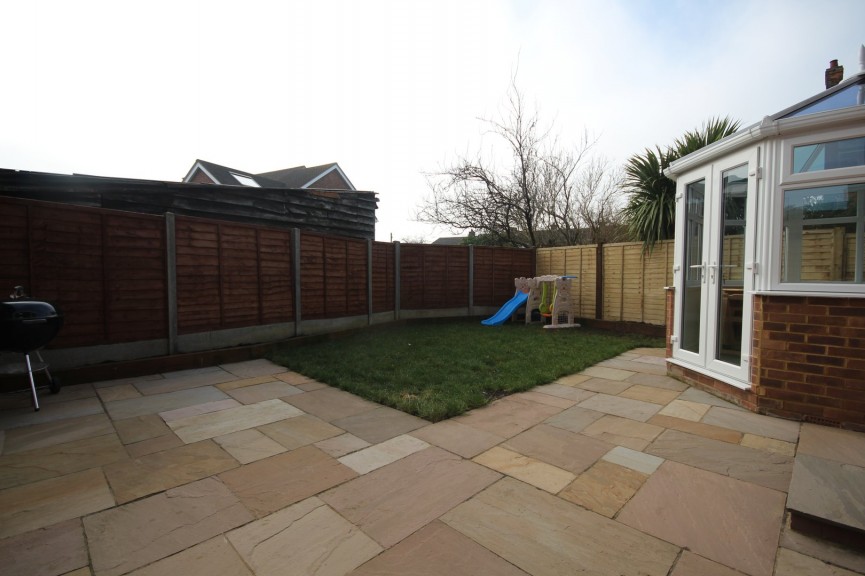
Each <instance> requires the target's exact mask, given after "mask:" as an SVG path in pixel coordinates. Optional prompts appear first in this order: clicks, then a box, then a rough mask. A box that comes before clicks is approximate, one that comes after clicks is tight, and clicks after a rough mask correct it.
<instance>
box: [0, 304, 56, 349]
mask: <svg viewBox="0 0 865 576" xmlns="http://www.w3.org/2000/svg"><path fill="white" fill-rule="evenodd" d="M62 326H63V314H61V313H60V311H59V310H58V309H57V308H55V307H54V306H53V305H52V304H49V303H48V302H40V301H39V300H14V301H11V302H0V350H3V351H7V352H19V353H21V354H26V353H28V352H32V351H33V350H38V349H39V348H42V347H43V346H45V345H46V344H48V343H49V342H51V340H53V339H54V337H55V336H57V332H59V331H60V328H61V327H62Z"/></svg>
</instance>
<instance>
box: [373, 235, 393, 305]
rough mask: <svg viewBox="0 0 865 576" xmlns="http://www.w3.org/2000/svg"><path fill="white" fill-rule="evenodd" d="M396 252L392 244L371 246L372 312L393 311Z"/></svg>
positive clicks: (375, 243) (374, 244) (382, 243)
mask: <svg viewBox="0 0 865 576" xmlns="http://www.w3.org/2000/svg"><path fill="white" fill-rule="evenodd" d="M395 254H396V250H395V249H394V245H393V244H392V243H384V242H374V243H373V245H372V311H373V312H374V313H378V312H391V311H392V310H393V309H394V301H395V300H394V298H395V293H394V291H395V286H394V284H395V282H394V281H395V276H394V262H395Z"/></svg>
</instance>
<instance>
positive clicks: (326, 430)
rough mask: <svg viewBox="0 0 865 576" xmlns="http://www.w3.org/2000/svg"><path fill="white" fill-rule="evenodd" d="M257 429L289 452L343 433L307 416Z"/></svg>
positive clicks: (330, 425) (302, 415) (318, 419)
mask: <svg viewBox="0 0 865 576" xmlns="http://www.w3.org/2000/svg"><path fill="white" fill-rule="evenodd" d="M258 429H259V431H261V432H263V433H264V434H266V435H267V436H268V437H269V438H271V439H273V440H274V441H276V442H277V443H279V444H280V445H282V446H285V447H286V448H287V449H289V450H294V449H296V448H300V447H301V446H306V445H308V444H313V443H315V442H319V441H321V440H326V439H328V438H333V437H334V436H339V435H340V434H343V433H344V431H343V429H342V428H337V427H336V426H334V425H332V424H328V423H327V422H325V421H324V420H321V419H320V418H316V417H315V416H311V415H309V414H301V415H300V416H295V417H294V418H289V419H287V420H280V421H279V422H274V423H272V424H265V425H264V426H259V427H258Z"/></svg>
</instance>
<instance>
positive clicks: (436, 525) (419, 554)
mask: <svg viewBox="0 0 865 576" xmlns="http://www.w3.org/2000/svg"><path fill="white" fill-rule="evenodd" d="M383 574H393V575H397V574H406V575H408V574H411V575H412V576H440V575H441V574H447V575H448V576H477V575H479V574H483V575H484V576H528V575H527V574H526V573H525V572H523V571H522V570H520V569H519V568H517V567H516V566H514V565H513V564H511V563H509V562H507V561H505V560H503V559H501V558H499V557H498V556H496V555H495V554H493V553H492V552H490V551H489V550H487V549H486V548H484V547H483V546H481V545H479V544H477V543H476V542H474V541H473V540H472V539H471V538H467V537H466V536H464V535H463V534H461V533H459V532H457V531H456V530H454V529H453V528H451V527H450V526H448V525H447V524H444V523H442V522H439V521H438V520H435V521H433V522H431V523H429V524H428V525H427V526H425V527H423V528H421V529H420V530H418V531H417V532H415V533H414V534H412V535H411V536H409V537H408V538H406V539H405V540H403V541H402V542H400V543H399V544H397V545H396V546H394V547H393V548H390V549H388V550H386V551H385V552H384V553H383V554H380V555H379V556H376V557H375V558H373V559H372V560H370V561H369V562H367V563H366V564H364V565H362V566H361V567H360V568H358V569H357V570H355V571H353V572H352V573H351V576H374V575H375V576H381V575H383Z"/></svg>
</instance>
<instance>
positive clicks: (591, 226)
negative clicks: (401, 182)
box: [418, 79, 620, 247]
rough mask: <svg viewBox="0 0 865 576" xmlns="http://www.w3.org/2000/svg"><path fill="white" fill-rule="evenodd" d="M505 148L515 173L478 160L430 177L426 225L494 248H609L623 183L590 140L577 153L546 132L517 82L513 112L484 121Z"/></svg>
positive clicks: (511, 95) (422, 214) (422, 216)
mask: <svg viewBox="0 0 865 576" xmlns="http://www.w3.org/2000/svg"><path fill="white" fill-rule="evenodd" d="M484 122H485V123H486V124H487V125H488V126H489V128H490V130H489V132H490V133H491V134H493V135H494V136H496V137H497V138H498V139H500V140H503V141H504V143H505V144H506V147H507V152H508V156H509V162H510V163H509V165H508V167H507V168H504V169H498V168H497V167H496V164H495V162H494V161H492V160H489V159H487V158H485V157H483V156H482V155H481V154H480V153H478V154H477V155H476V156H475V157H473V158H469V157H467V156H462V157H458V158H457V160H456V162H455V163H454V164H452V165H451V166H449V167H446V168H443V169H442V170H440V171H438V172H435V173H429V174H427V182H428V183H429V187H430V191H431V195H430V196H429V197H428V198H427V199H426V200H425V201H424V202H423V204H422V205H421V207H420V209H419V211H418V219H419V220H422V221H426V222H434V223H437V224H444V225H446V226H448V227H450V228H451V229H454V230H468V229H473V230H476V231H477V232H478V234H479V235H482V236H483V237H484V238H486V239H487V241H491V242H493V243H495V244H499V245H506V246H519V247H534V246H549V245H568V244H576V243H579V242H580V241H585V240H586V239H588V241H590V242H604V241H609V240H608V237H610V235H611V234H612V231H613V230H616V229H618V228H619V227H618V226H617V224H618V211H619V203H618V196H619V195H618V185H619V180H620V179H619V177H618V176H617V174H616V173H614V172H613V171H611V170H610V168H609V166H608V164H607V163H606V162H604V161H602V160H597V159H589V158H588V152H589V151H590V149H591V148H592V146H593V145H594V142H593V141H590V140H589V137H588V135H587V134H585V133H584V134H583V135H582V138H581V140H580V142H579V144H578V145H577V146H576V147H575V148H573V149H569V150H565V149H562V148H561V147H560V146H559V145H558V142H557V140H556V139H555V138H554V137H551V136H550V132H549V130H544V129H542V128H541V127H540V126H539V119H538V115H537V113H536V112H534V113H530V112H528V111H527V110H526V105H525V98H524V96H523V95H522V94H521V93H520V91H519V90H518V89H517V86H516V81H515V79H512V80H511V87H510V90H509V91H508V100H507V104H506V107H505V111H504V113H503V114H502V116H501V117H500V118H499V119H498V120H485V121H484Z"/></svg>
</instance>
